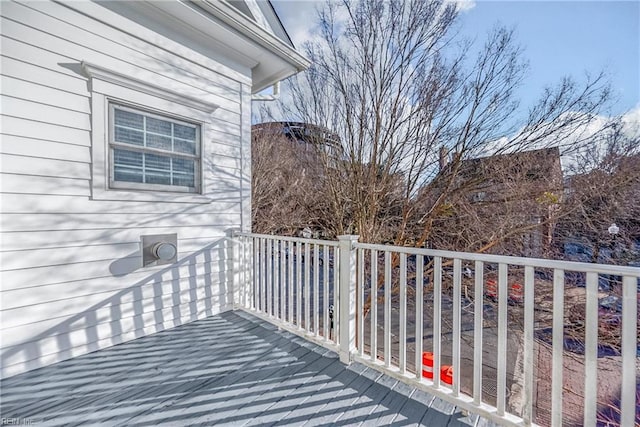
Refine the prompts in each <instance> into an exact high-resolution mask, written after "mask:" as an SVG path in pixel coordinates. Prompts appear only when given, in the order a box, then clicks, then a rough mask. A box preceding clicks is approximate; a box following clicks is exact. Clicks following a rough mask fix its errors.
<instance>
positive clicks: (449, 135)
mask: <svg viewBox="0 0 640 427" xmlns="http://www.w3.org/2000/svg"><path fill="white" fill-rule="evenodd" d="M456 16H457V10H456V6H455V3H451V2H444V1H432V2H425V1H405V2H383V1H373V0H361V1H353V2H352V1H343V2H342V3H341V4H337V3H335V2H330V3H328V4H327V6H326V7H325V8H324V10H323V11H322V12H321V13H320V15H319V18H320V29H321V34H322V40H321V41H319V42H315V43H310V44H308V45H307V46H306V49H307V55H308V56H309V57H310V58H311V59H312V61H313V64H314V65H313V66H312V68H311V69H310V70H309V71H308V72H306V73H303V74H301V75H300V76H299V77H297V78H296V79H294V80H293V81H292V91H293V94H292V103H291V105H290V106H289V107H290V113H291V114H295V115H296V116H297V117H299V119H300V120H301V121H304V122H308V123H314V124H317V125H321V126H324V127H327V128H329V129H333V130H334V131H335V132H336V133H337V134H338V135H339V137H340V139H341V141H342V144H343V147H344V153H345V158H344V161H343V162H342V163H340V165H338V167H337V168H335V167H334V168H333V169H332V171H331V173H327V180H328V181H327V194H326V196H327V198H329V199H331V202H330V203H329V206H330V207H331V212H330V215H331V221H333V222H334V225H333V227H332V229H333V230H335V232H336V233H338V234H339V233H345V232H352V233H357V234H359V235H360V236H361V239H362V240H363V241H367V242H394V243H396V244H413V245H417V246H422V245H424V244H425V242H426V241H428V240H429V239H430V237H431V236H432V233H433V231H434V230H433V224H434V221H437V220H438V219H439V218H441V217H442V215H448V214H449V213H448V206H449V205H450V203H451V199H452V197H453V196H454V193H456V192H466V191H468V188H467V187H468V186H467V185H465V184H464V183H463V182H461V176H460V170H461V164H462V162H463V161H465V160H467V159H470V158H474V157H477V156H479V155H485V156H487V155H495V154H500V153H508V152H513V151H523V150H527V149H531V148H534V147H535V148H540V147H547V146H560V147H561V149H562V151H563V152H565V151H568V150H573V149H575V147H577V146H578V145H580V143H582V142H583V141H584V140H585V137H586V135H584V136H583V137H581V136H580V135H578V131H579V130H580V129H582V128H583V127H584V125H585V124H587V123H590V122H591V121H592V120H593V118H594V116H595V114H596V113H597V112H598V111H599V108H600V107H601V106H602V105H603V104H604V102H605V101H606V99H607V97H608V88H607V86H606V85H605V84H604V78H603V76H602V75H598V76H596V77H595V78H592V79H587V81H586V82H585V83H584V85H583V86H581V87H579V86H578V85H577V84H576V83H575V82H573V81H571V80H570V79H564V80H563V81H562V82H561V83H560V84H559V85H558V86H557V87H555V88H549V89H547V90H546V92H545V93H544V94H543V96H542V97H541V98H540V101H539V103H538V104H537V105H536V106H534V107H532V108H531V109H530V110H529V112H528V113H523V112H522V111H521V110H520V109H519V108H518V107H519V103H518V100H517V98H516V96H515V90H516V89H517V87H518V86H519V85H520V84H521V83H522V81H523V78H524V77H525V72H526V70H527V65H526V62H525V61H523V60H522V55H521V50H520V48H519V46H518V45H517V44H516V42H515V39H514V33H513V31H510V30H507V29H504V28H496V29H495V30H494V31H493V32H492V33H491V34H490V35H489V37H488V39H487V42H486V43H485V45H484V47H483V48H482V49H480V51H479V53H478V54H477V58H476V59H475V61H471V60H470V59H469V54H468V53H469V46H468V45H467V44H459V43H455V42H454V40H453V37H454V36H453V35H452V33H453V32H454V24H455V21H456ZM469 65H471V66H469ZM284 108H286V106H284ZM589 136H591V135H589ZM442 146H446V147H447V148H448V150H449V151H450V152H451V153H453V154H452V159H451V162H450V166H449V173H448V174H447V176H446V179H443V177H441V176H439V169H438V161H439V157H440V156H439V150H440V148H441V147H442ZM324 163H325V165H326V164H327V162H324ZM436 177H438V179H439V186H438V192H437V194H435V197H430V198H428V200H429V201H430V203H429V204H427V205H425V203H421V204H416V203H414V201H415V197H416V195H417V194H418V193H419V192H420V191H421V189H422V190H423V191H424V186H425V184H426V183H429V182H432V181H433V180H434V178H436ZM432 188H433V187H432ZM398 193H400V194H401V196H402V197H401V198H400V199H401V200H398V198H397V197H388V196H389V195H390V194H393V195H396V194H398ZM389 202H392V203H393V207H394V208H395V209H390V207H391V206H389V205H388V203H389ZM418 208H419V209H420V211H419V212H417V211H416V209H418ZM389 224H391V225H392V227H389V226H387V225H389ZM502 238H503V236H501V235H496V236H495V239H497V240H500V239H502ZM493 246H495V243H494V242H489V244H488V245H486V247H485V246H482V247H466V246H465V247H458V248H457V249H459V250H487V249H488V248H491V247H493Z"/></svg>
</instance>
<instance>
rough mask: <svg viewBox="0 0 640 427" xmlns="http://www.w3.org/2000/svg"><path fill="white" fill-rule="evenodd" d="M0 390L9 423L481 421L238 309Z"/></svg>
mask: <svg viewBox="0 0 640 427" xmlns="http://www.w3.org/2000/svg"><path fill="white" fill-rule="evenodd" d="M1 389H2V392H1V397H2V400H1V402H2V407H1V413H2V419H3V422H9V423H11V422H13V423H16V422H18V421H21V422H23V423H24V422H26V423H27V424H29V423H31V424H39V423H44V424H45V425H84V424H89V423H94V424H95V423H98V424H107V425H172V426H176V425H234V426H235V425H252V426H256V425H265V426H266V425H303V424H305V425H322V424H324V425H357V424H364V425H391V424H395V425H429V426H447V425H449V426H467V425H476V424H484V423H482V421H484V420H481V422H480V423H478V419H477V417H471V418H469V417H464V416H463V414H462V413H461V412H460V411H457V410H456V408H455V407H454V406H453V405H451V404H449V403H446V402H444V401H442V400H440V399H438V398H434V397H433V396H431V395H429V394H428V393H425V392H423V391H420V390H415V389H413V388H412V387H410V386H408V385H406V384H404V383H400V382H398V381H396V380H394V379H392V378H390V377H388V376H386V375H383V374H380V373H379V372H377V371H375V370H373V369H370V368H367V367H364V366H363V365H359V364H357V363H356V364H352V365H351V366H349V367H347V366H345V365H343V364H341V363H340V362H339V360H338V358H337V355H336V354H335V353H333V352H331V351H329V350H326V349H324V348H322V347H319V346H317V345H315V344H313V343H311V342H308V341H306V340H304V339H303V338H300V337H298V336H296V335H294V334H291V333H289V332H286V331H281V330H278V329H277V328H276V327H274V326H272V325H271V324H269V323H267V322H264V321H262V320H259V319H257V318H256V317H254V316H252V315H250V314H248V313H245V312H242V311H236V312H226V313H223V314H220V315H217V316H213V317H209V318H207V319H204V320H200V321H196V322H193V323H189V324H187V325H182V326H179V327H176V328H174V329H171V330H166V331H163V332H159V333H156V334H154V335H150V336H147V337H143V338H139V339H136V340H134V341H130V342H127V343H124V344H120V345H116V346H114V347H111V348H108V349H104V350H100V351H97V352H94V353H90V354H87V355H84V356H80V357H77V358H74V359H70V360H67V361H64V362H61V363H58V364H55V365H51V366H48V367H44V368H40V369H37V370H34V371H31V372H27V373H24V374H20V375H17V376H14V377H11V378H8V379H5V380H3V381H2V383H1ZM12 419H13V420H12Z"/></svg>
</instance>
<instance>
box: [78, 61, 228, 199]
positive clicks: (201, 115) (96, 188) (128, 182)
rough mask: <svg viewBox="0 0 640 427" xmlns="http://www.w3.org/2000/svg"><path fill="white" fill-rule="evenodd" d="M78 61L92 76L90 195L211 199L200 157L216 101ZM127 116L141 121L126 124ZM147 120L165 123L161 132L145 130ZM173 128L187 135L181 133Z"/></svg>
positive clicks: (126, 197)
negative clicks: (201, 98)
mask: <svg viewBox="0 0 640 427" xmlns="http://www.w3.org/2000/svg"><path fill="white" fill-rule="evenodd" d="M82 66H83V70H84V72H85V73H86V74H87V76H89V77H90V79H91V80H90V90H91V140H92V142H91V153H92V162H91V164H92V171H91V172H92V180H91V182H92V184H91V198H92V199H95V200H122V201H125V200H134V201H151V202H183V203H210V202H211V199H210V198H209V197H207V187H206V180H205V179H203V174H202V163H203V162H202V161H203V159H204V158H205V156H206V155H207V124H208V123H210V122H211V115H212V113H213V112H214V111H215V109H216V108H217V105H215V104H212V103H208V102H203V101H201V100H200V99H198V98H195V97H191V96H189V95H186V94H183V93H178V92H175V91H172V90H169V89H166V88H162V87H158V86H155V85H153V84H150V83H147V82H145V81H142V80H138V79H136V78H132V77H130V76H125V75H122V74H120V73H117V72H114V71H111V70H107V69H105V68H102V67H98V66H95V65H92V64H88V63H86V62H83V63H82ZM116 115H118V116H120V117H121V118H122V119H121V122H120V123H116V122H117V121H118V120H116ZM126 115H129V116H130V117H132V118H135V119H136V120H138V121H142V122H143V123H144V126H142V127H140V126H139V123H138V124H137V125H134V126H133V127H127V124H126V123H125V122H124V121H125V120H126V119H125V118H124V116H126ZM147 122H148V123H150V124H155V125H156V126H159V127H164V128H165V129H164V133H165V135H163V131H157V132H153V129H148V127H149V128H151V127H153V126H152V125H149V126H148V125H147ZM136 126H138V128H136ZM169 128H170V130H168V129H169ZM190 129H191V130H193V132H191V133H190V132H189V130H190ZM116 130H117V131H118V132H117V133H118V134H119V136H116ZM176 130H177V131H178V133H180V132H183V133H186V134H189V135H187V136H186V137H184V135H183V138H180V135H175V132H176ZM127 133H129V136H128V137H127ZM163 144H164V146H163ZM187 148H189V149H190V150H191V151H190V152H188V151H189V150H188V149H187ZM147 160H148V162H149V165H147V164H145V163H146V161H147ZM190 162H193V163H192V164H193V181H192V182H191V180H190V177H189V172H190V167H189V166H188V165H189V163H190ZM153 166H155V167H153ZM137 173H139V176H136V174H137ZM167 177H168V180H167ZM140 178H142V179H140ZM181 178H182V179H181ZM135 180H139V181H141V182H132V181H135Z"/></svg>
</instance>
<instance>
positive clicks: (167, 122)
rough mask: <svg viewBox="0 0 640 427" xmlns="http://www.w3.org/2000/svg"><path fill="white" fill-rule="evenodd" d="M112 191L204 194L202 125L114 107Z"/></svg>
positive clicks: (111, 110)
mask: <svg viewBox="0 0 640 427" xmlns="http://www.w3.org/2000/svg"><path fill="white" fill-rule="evenodd" d="M109 133H110V138H109V161H110V165H109V175H110V182H109V186H110V187H111V188H133V189H139V190H156V191H184V192H194V193H199V192H200V185H199V183H200V125H197V124H193V123H185V122H181V121H177V120H175V119H171V118H168V117H166V116H158V115H155V114H151V113H148V112H144V111H140V110H137V109H133V108H129V107H125V106H121V105H116V104H111V106H110V108H109Z"/></svg>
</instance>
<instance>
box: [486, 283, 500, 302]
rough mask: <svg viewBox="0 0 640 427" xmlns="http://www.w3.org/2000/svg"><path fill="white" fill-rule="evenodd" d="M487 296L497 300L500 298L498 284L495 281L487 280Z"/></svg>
mask: <svg viewBox="0 0 640 427" xmlns="http://www.w3.org/2000/svg"><path fill="white" fill-rule="evenodd" d="M486 294H487V296H488V297H491V298H497V297H498V284H497V283H496V281H495V280H491V279H489V280H487V290H486Z"/></svg>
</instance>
